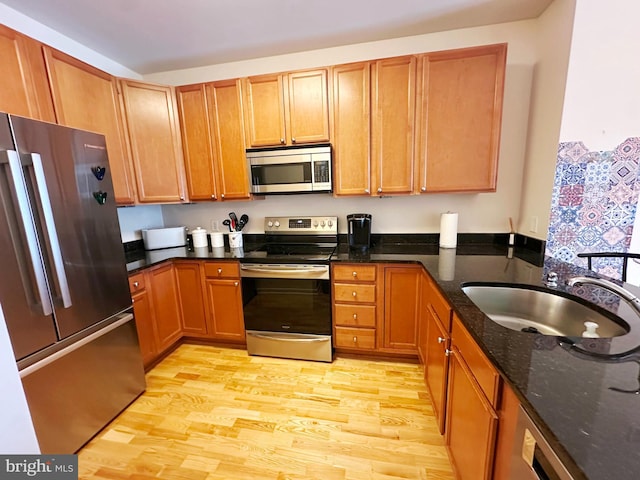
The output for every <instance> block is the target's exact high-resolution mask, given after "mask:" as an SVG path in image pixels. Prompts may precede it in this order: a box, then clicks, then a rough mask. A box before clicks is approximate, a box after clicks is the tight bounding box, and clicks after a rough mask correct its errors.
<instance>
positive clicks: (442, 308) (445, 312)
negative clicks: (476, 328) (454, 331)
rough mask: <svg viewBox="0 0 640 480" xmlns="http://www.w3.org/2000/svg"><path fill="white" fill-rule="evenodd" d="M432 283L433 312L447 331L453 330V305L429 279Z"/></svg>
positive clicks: (430, 298)
mask: <svg viewBox="0 0 640 480" xmlns="http://www.w3.org/2000/svg"><path fill="white" fill-rule="evenodd" d="M429 283H430V285H431V288H430V289H429V291H430V296H429V303H430V304H431V306H432V307H433V312H434V313H435V314H436V316H437V317H438V320H440V323H441V324H442V326H443V327H444V329H445V330H446V331H447V332H451V307H450V306H449V302H447V301H446V300H445V299H444V297H443V296H442V294H441V293H440V292H439V291H438V288H437V287H436V286H435V285H434V284H433V282H432V281H431V280H429Z"/></svg>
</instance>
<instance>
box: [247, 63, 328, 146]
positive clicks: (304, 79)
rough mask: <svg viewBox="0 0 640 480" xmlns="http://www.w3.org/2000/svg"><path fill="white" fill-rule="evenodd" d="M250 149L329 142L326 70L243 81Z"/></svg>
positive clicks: (260, 77) (267, 76)
mask: <svg viewBox="0 0 640 480" xmlns="http://www.w3.org/2000/svg"><path fill="white" fill-rule="evenodd" d="M244 94H245V105H244V107H245V108H244V115H245V125H246V135H247V138H246V144H247V147H266V146H279V145H295V144H305V143H320V142H328V141H329V133H330V132H329V97H328V90H327V69H316V70H307V71H297V72H289V73H282V74H270V75H260V76H253V77H248V78H245V79H244Z"/></svg>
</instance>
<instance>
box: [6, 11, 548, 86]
mask: <svg viewBox="0 0 640 480" xmlns="http://www.w3.org/2000/svg"><path fill="white" fill-rule="evenodd" d="M552 1H553V0H180V1H177V0H104V1H94V0H0V3H4V4H5V5H6V6H8V7H11V8H13V9H14V10H17V11H19V12H21V13H23V14H25V15H27V16H28V17H30V18H32V19H34V20H36V21H37V22H40V23H42V24H44V25H46V26H48V27H50V28H52V29H54V30H56V31H57V32H59V33H61V34H63V35H65V36H67V37H69V38H71V39H73V40H75V41H77V42H79V43H81V44H83V45H85V46H86V47H88V48H90V49H92V50H94V51H96V52H98V53H100V54H102V55H104V56H106V57H108V58H110V59H111V60H113V61H115V62H117V63H120V64H121V65H123V66H125V67H127V68H129V69H131V70H133V71H135V72H137V73H140V74H142V75H144V74H149V73H156V72H161V71H168V70H177V69H184V68H190V67H198V66H203V65H215V64H219V63H227V62H234V61H239V60H247V59H251V58H259V57H266V56H272V55H281V54H287V53H294V52H300V51H307V50H315V49H320V48H329V47H336V46H340V45H349V44H356V43H362V42H371V41H376V40H385V39H389V38H397V37H405V36H410V35H419V34H424V33H431V32H438V31H445V30H454V29H458V28H466V27H474V26H480V25H489V24H495V23H504V22H512V21H516V20H524V19H529V18H536V17H538V16H539V15H540V14H541V13H542V12H543V11H544V10H545V9H546V8H547V7H548V6H549V4H550V3H551V2H552Z"/></svg>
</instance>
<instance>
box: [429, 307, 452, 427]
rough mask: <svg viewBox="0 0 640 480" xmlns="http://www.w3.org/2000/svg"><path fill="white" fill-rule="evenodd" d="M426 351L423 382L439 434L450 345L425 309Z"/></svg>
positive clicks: (441, 425) (446, 337)
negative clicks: (428, 394) (429, 397)
mask: <svg viewBox="0 0 640 480" xmlns="http://www.w3.org/2000/svg"><path fill="white" fill-rule="evenodd" d="M427 317H428V326H427V339H426V343H427V351H426V361H425V364H426V365H425V382H426V384H427V388H428V389H429V393H430V395H431V402H432V404H433V413H434V414H435V416H436V420H437V422H438V429H439V430H440V433H444V426H445V417H446V413H445V408H446V404H447V374H448V371H449V356H448V349H449V346H450V345H451V339H450V337H449V333H448V332H447V331H446V330H444V328H443V327H442V325H441V324H440V322H439V321H438V319H437V318H436V316H435V315H434V313H433V310H432V309H431V306H428V307H427Z"/></svg>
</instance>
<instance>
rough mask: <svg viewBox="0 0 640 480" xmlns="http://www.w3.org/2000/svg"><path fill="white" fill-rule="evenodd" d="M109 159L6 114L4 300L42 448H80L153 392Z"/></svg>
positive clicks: (69, 134) (1, 179)
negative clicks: (139, 398) (143, 354)
mask: <svg viewBox="0 0 640 480" xmlns="http://www.w3.org/2000/svg"><path fill="white" fill-rule="evenodd" d="M107 154H108V152H107V150H106V146H105V141H104V137H103V136H102V135H99V134H95V133H91V132H84V131H80V130H74V129H71V128H67V127H62V126H59V125H55V124H50V123H44V122H38V121H35V120H31V119H26V118H22V117H17V116H13V115H7V114H4V113H0V303H1V304H2V306H3V308H4V314H5V320H6V324H7V328H8V331H9V337H10V339H11V344H12V347H13V352H14V354H15V357H16V361H17V363H18V369H19V371H20V376H21V379H22V384H23V386H24V389H25V394H26V397H27V402H28V405H29V410H30V412H31V417H32V419H33V423H34V427H35V430H36V434H37V437H38V442H39V444H40V449H41V451H42V453H73V452H75V451H77V450H78V449H79V448H80V447H81V446H82V445H83V444H84V443H86V441H87V440H89V439H90V438H91V437H92V436H93V435H95V434H96V433H97V432H98V431H99V430H100V429H101V428H102V427H104V426H105V425H106V424H107V423H108V422H109V421H110V420H112V419H113V418H114V417H115V416H116V415H117V414H118V413H119V412H120V411H122V410H123V409H124V408H125V407H126V406H127V405H128V404H129V403H131V402H132V401H133V400H134V399H135V398H136V397H137V396H138V395H139V394H140V393H142V391H144V388H145V380H144V370H143V366H142V360H141V355H140V348H139V345H138V337H137V334H136V329H135V323H134V319H133V316H132V313H131V311H132V310H131V296H130V293H129V288H128V281H127V271H126V263H125V258H124V250H123V248H122V243H121V237H120V227H119V224H118V216H117V211H116V206H115V203H114V196H113V185H112V182H111V176H110V171H109V164H108V157H107ZM7 434H8V435H10V434H11V432H3V435H7Z"/></svg>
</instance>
